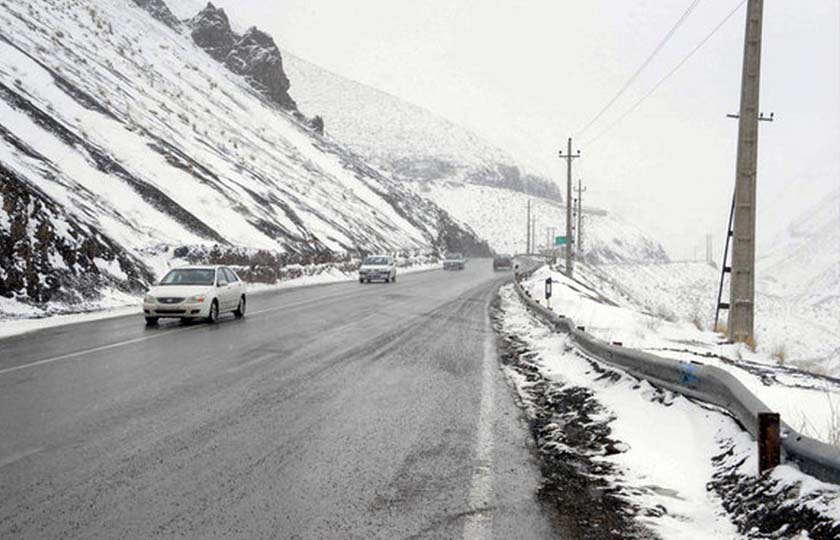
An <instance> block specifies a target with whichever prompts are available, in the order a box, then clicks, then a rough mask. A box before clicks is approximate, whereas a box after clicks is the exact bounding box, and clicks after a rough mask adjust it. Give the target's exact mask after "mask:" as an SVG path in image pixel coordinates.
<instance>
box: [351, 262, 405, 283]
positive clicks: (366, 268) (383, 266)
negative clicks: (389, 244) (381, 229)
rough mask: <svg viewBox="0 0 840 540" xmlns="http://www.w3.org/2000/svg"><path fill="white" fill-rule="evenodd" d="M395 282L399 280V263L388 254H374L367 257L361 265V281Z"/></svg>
mask: <svg viewBox="0 0 840 540" xmlns="http://www.w3.org/2000/svg"><path fill="white" fill-rule="evenodd" d="M374 280H377V281H384V282H385V283H393V282H395V281H397V264H396V263H395V262H394V258H393V257H389V256H388V255H372V256H370V257H365V260H363V261H362V265H361V266H360V267H359V283H365V282H367V283H370V282H371V281H374Z"/></svg>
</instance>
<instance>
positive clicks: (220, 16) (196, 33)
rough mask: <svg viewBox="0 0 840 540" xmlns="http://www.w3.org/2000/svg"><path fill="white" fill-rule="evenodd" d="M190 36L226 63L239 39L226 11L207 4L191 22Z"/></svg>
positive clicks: (208, 52) (215, 57) (211, 54)
mask: <svg viewBox="0 0 840 540" xmlns="http://www.w3.org/2000/svg"><path fill="white" fill-rule="evenodd" d="M189 27H190V35H191V36H192V39H193V41H194V42H195V44H196V45H198V46H199V47H201V48H202V49H204V50H205V51H206V52H207V54H209V55H210V56H212V57H213V58H214V59H216V60H218V61H219V62H224V61H225V59H226V58H227V55H228V53H230V50H231V49H233V44H234V43H235V42H236V40H237V39H238V37H237V35H236V34H234V33H233V30H232V29H231V28H230V21H229V20H228V18H227V15H226V14H225V10H223V9H221V8H216V6H214V5H213V4H212V3H209V2H208V3H207V6H205V8H204V9H202V10H201V11H199V12H198V14H197V15H196V16H195V17H193V18H192V19H190V21H189Z"/></svg>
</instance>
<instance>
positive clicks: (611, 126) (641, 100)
mask: <svg viewBox="0 0 840 540" xmlns="http://www.w3.org/2000/svg"><path fill="white" fill-rule="evenodd" d="M746 3H747V0H741V2H740V3H739V4H738V5H737V6H735V9H733V10H732V11H730V12H729V14H728V15H727V16H726V17H724V18H723V20H722V21H720V22H719V23H718V25H717V26H715V27H714V28H713V29H712V31H711V32H709V33H708V34H707V35H706V37H704V38H703V39H702V40H701V41H700V43H698V44H697V46H696V47H694V48H693V49H691V51H690V52H689V53H688V54H687V55H685V56H684V57H683V59H682V60H680V61H679V63H677V65H676V66H674V68H673V69H671V71H669V72H668V73H667V75H665V76H664V77H662V78H661V79H659V81H658V82H657V83H656V84H655V85H654V86H653V88H651V89H650V90H649V91H648V92H647V93H646V94H645V95H643V96H642V97H641V98H640V99H639V100H638V101H636V102H635V103H634V104H633V105H632V106H631V107H630V108H629V109H627V110H626V111H625V112H624V114H622V115H621V116H619V117H618V118H617V119H616V120H614V121H613V122H612V123H611V124H610V125H608V126H607V127H606V128H605V129H604V130H602V131H601V132H599V133H598V134H597V135H595V136H594V137H592V138H591V139H588V140H587V141H586V142H584V143H583V144H582V145H581V146H582V147H584V146H587V145H592V144H593V143H594V142H595V141H597V140H598V139H600V138H601V137H603V136H604V135H606V134H607V133H608V132H610V131H611V130H612V129H613V128H614V127H615V126H617V125H618V124H620V123H621V121H622V120H624V119H625V118H627V117H628V116H629V115H630V114H631V113H633V112H634V111H635V110H636V109H638V108H639V106H641V104H642V103H644V101H645V100H646V99H647V98H649V97H650V96H651V95H653V93H654V92H656V91H657V90H658V89H659V87H660V86H662V84H664V83H665V81H667V80H668V79H669V78H670V77H671V76H672V75H673V74H674V73H676V72H677V70H679V69H680V68H681V67H682V66H683V64H685V63H686V62H688V60H689V59H690V58H691V57H692V56H694V54H695V53H696V52H697V51H699V50H700V49H701V48H702V47H703V45H705V44H706V42H707V41H709V40H710V39H711V38H712V36H714V35H715V34H716V33H717V32H718V30H720V29H721V28H722V27H723V25H725V24H726V22H727V21H729V19H731V18H732V16H733V15H735V14H736V13H737V12H738V10H739V9H741V7H742V6H743V5H744V4H746Z"/></svg>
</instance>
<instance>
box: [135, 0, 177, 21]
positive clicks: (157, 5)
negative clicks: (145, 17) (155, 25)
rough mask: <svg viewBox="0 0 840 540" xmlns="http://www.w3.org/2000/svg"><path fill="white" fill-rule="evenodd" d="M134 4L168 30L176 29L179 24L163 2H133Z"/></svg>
mask: <svg viewBox="0 0 840 540" xmlns="http://www.w3.org/2000/svg"><path fill="white" fill-rule="evenodd" d="M134 3H135V4H137V6H139V7H140V8H142V9H144V10H146V11H148V12H149V14H151V16H152V17H154V18H155V19H157V20H159V21H160V22H162V23H163V24H165V25H166V26H168V27H170V28H177V27H178V26H180V24H181V21H179V20H178V17H176V16H175V15H173V13H172V12H171V11H170V10H169V6H167V5H166V4H165V3H164V1H163V0H134Z"/></svg>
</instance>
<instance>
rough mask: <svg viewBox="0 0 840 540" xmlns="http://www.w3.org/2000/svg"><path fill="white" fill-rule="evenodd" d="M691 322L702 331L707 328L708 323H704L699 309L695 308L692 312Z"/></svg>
mask: <svg viewBox="0 0 840 540" xmlns="http://www.w3.org/2000/svg"><path fill="white" fill-rule="evenodd" d="M691 324H693V325H694V328H696V329H698V330H700V331H701V332H702V331H704V330H705V329H706V325H705V324H703V316H702V315H701V314H700V311H699V310H696V309H695V310H694V312H693V313H692V314H691Z"/></svg>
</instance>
